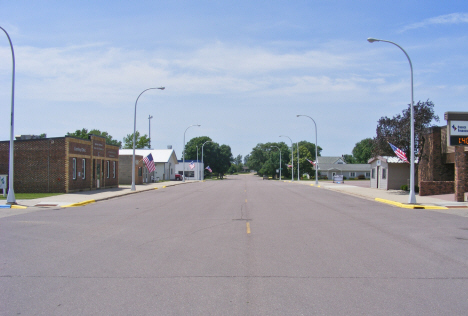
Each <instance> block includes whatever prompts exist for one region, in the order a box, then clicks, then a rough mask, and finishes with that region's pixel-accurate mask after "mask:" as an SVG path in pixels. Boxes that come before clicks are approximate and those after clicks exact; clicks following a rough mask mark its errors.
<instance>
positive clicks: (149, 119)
mask: <svg viewBox="0 0 468 316" xmlns="http://www.w3.org/2000/svg"><path fill="white" fill-rule="evenodd" d="M152 118H153V116H152V115H148V125H149V126H148V135H149V137H148V149H151V119H152Z"/></svg>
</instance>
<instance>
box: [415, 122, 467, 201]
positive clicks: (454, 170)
mask: <svg viewBox="0 0 468 316" xmlns="http://www.w3.org/2000/svg"><path fill="white" fill-rule="evenodd" d="M447 144H448V140H447V126H441V127H431V128H429V129H427V130H426V133H425V135H424V150H423V155H422V157H421V161H420V163H419V172H418V178H419V195H421V196H423V195H436V194H449V193H455V192H456V191H457V195H458V196H456V197H455V198H456V200H457V201H464V196H463V195H464V193H465V192H467V191H468V176H467V175H466V173H467V170H468V159H467V157H466V156H467V152H468V147H462V146H448V145H447ZM456 186H458V189H457V190H456Z"/></svg>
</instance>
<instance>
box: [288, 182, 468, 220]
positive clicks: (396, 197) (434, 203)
mask: <svg viewBox="0 0 468 316" xmlns="http://www.w3.org/2000/svg"><path fill="white" fill-rule="evenodd" d="M285 182H291V181H285ZM291 183H295V184H300V185H309V186H315V182H314V181H294V182H291ZM318 187H319V188H321V189H326V190H332V191H336V192H341V193H345V194H350V195H354V196H357V197H360V198H364V199H368V200H374V201H377V202H381V203H386V204H391V205H394V206H397V207H402V208H412V209H428V210H437V211H439V212H443V213H450V214H455V215H459V216H465V217H468V202H466V199H465V202H455V201H454V200H455V198H454V197H453V201H450V200H449V199H448V196H450V195H441V196H437V195H432V196H419V195H418V194H416V203H417V204H416V205H413V204H408V195H409V192H407V191H402V190H379V189H373V188H369V187H363V186H361V185H359V183H356V184H353V181H349V182H348V183H333V182H327V181H319V185H318ZM465 196H466V194H465Z"/></svg>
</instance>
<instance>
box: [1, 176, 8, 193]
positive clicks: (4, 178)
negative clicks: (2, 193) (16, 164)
mask: <svg viewBox="0 0 468 316" xmlns="http://www.w3.org/2000/svg"><path fill="white" fill-rule="evenodd" d="M6 188H7V175H6V174H0V189H3V190H6Z"/></svg>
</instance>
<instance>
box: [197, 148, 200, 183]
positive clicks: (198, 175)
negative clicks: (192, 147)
mask: <svg viewBox="0 0 468 316" xmlns="http://www.w3.org/2000/svg"><path fill="white" fill-rule="evenodd" d="M197 180H200V174H199V173H198V145H197Z"/></svg>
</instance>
